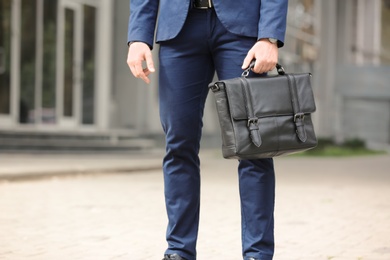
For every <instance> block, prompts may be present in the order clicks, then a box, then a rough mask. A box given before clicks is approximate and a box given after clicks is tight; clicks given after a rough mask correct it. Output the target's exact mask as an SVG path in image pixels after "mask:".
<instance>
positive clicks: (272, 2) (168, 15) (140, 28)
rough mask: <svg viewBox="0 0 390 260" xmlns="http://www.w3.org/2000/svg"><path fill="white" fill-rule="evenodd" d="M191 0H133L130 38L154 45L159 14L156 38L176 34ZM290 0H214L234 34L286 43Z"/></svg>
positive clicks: (163, 39)
mask: <svg viewBox="0 0 390 260" xmlns="http://www.w3.org/2000/svg"><path fill="white" fill-rule="evenodd" d="M190 1H191V0H130V19H129V27H128V42H131V41H142V42H145V43H147V44H148V45H149V46H150V47H151V48H152V46H153V40H154V32H155V27H156V20H157V14H158V11H159V14H158V24H157V34H156V41H157V42H161V41H167V40H170V39H173V38H174V37H176V36H177V35H178V34H179V32H180V30H181V28H182V27H183V25H184V22H185V20H186V17H187V14H188V10H189V7H190ZM287 1H288V0H213V4H214V8H215V11H216V13H217V16H218V18H219V20H220V21H221V23H222V24H223V25H224V26H225V27H226V29H227V30H228V31H230V32H231V33H234V34H238V35H242V36H248V37H256V38H257V39H261V38H276V39H278V45H279V47H282V46H283V42H284V35H285V31H286V15H287V5H288V3H287Z"/></svg>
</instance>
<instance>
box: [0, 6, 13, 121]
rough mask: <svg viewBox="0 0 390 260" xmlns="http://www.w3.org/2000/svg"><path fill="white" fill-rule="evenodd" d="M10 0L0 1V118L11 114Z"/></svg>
mask: <svg viewBox="0 0 390 260" xmlns="http://www.w3.org/2000/svg"><path fill="white" fill-rule="evenodd" d="M11 2H12V1H11V0H0V117H5V116H10V113H11V69H10V63H11V62H10V61H11V6H12V5H11Z"/></svg>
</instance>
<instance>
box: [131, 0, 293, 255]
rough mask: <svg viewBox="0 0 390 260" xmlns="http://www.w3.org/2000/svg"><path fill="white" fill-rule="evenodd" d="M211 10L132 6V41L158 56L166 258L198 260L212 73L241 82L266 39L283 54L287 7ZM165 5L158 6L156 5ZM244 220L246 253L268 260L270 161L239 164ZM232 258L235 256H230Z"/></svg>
mask: <svg viewBox="0 0 390 260" xmlns="http://www.w3.org/2000/svg"><path fill="white" fill-rule="evenodd" d="M213 3H214V7H215V8H214V9H209V10H198V9H193V8H191V6H190V0H169V1H168V0H160V1H159V0H131V1H130V19H129V31H128V41H129V42H131V41H142V42H145V43H147V44H148V45H149V46H150V47H152V46H153V41H154V30H155V25H156V18H157V11H158V9H160V14H159V21H158V26H157V36H156V38H157V39H156V41H157V42H158V43H159V44H160V52H159V61H160V63H159V68H158V72H159V102H160V119H161V124H162V127H163V130H164V132H165V135H166V155H165V157H164V161H163V171H164V185H165V202H166V209H167V214H168V220H169V223H168V228H167V235H166V239H167V242H168V249H167V250H166V254H173V253H177V254H179V255H180V256H182V257H185V258H186V259H188V260H195V259H196V240H197V233H198V222H199V209H200V162H199V157H198V153H199V143H200V138H201V132H202V126H203V123H202V117H203V110H204V105H205V100H206V97H207V93H208V88H207V86H208V84H209V83H210V82H211V81H212V78H213V76H214V73H215V72H216V73H217V76H218V78H220V79H227V78H233V77H237V76H239V75H241V73H242V69H241V65H242V62H243V60H244V58H245V56H246V54H247V52H248V50H249V49H250V48H251V47H252V46H253V45H254V44H255V43H256V41H257V40H258V39H261V38H276V39H278V45H279V46H280V47H281V46H282V45H283V41H284V34H285V28H286V13H287V0H214V1H213ZM159 5H160V6H159ZM238 177H239V190H240V199H241V216H242V250H243V252H242V254H243V258H244V259H245V260H247V259H248V258H249V257H253V258H255V259H259V260H270V259H272V257H273V253H274V235H273V229H274V218H273V212H274V199H275V194H274V193H275V176H274V168H273V160H272V159H262V160H242V161H239V164H238ZM232 258H233V256H232Z"/></svg>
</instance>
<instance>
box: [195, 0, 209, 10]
mask: <svg viewBox="0 0 390 260" xmlns="http://www.w3.org/2000/svg"><path fill="white" fill-rule="evenodd" d="M200 2H202V0H200ZM207 4H208V5H207V6H197V5H196V1H194V4H193V6H194V7H195V8H197V9H210V8H211V7H213V4H212V2H211V0H207Z"/></svg>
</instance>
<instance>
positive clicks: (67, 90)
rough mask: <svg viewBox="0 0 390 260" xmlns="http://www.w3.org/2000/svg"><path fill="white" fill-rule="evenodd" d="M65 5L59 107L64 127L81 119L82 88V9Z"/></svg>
mask: <svg viewBox="0 0 390 260" xmlns="http://www.w3.org/2000/svg"><path fill="white" fill-rule="evenodd" d="M81 7H82V6H81V5H80V4H77V3H72V2H66V1H64V2H62V3H61V5H60V12H59V23H58V27H59V30H58V41H57V42H58V49H57V50H58V55H57V56H58V59H57V62H58V63H57V69H58V71H57V73H58V74H57V75H58V77H57V105H58V107H57V108H58V110H57V111H58V115H57V118H58V120H59V122H58V123H59V125H60V126H65V127H67V126H69V127H75V126H77V125H78V124H79V122H80V118H81V113H80V112H81V108H80V103H81V86H82V66H83V60H82V48H83V46H82V45H83V42H82V29H83V23H82V9H81Z"/></svg>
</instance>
